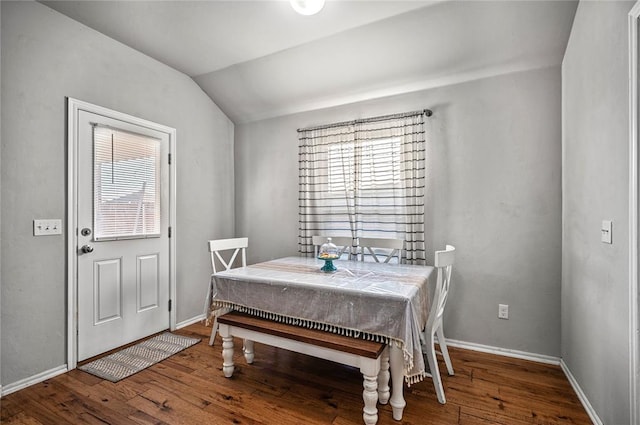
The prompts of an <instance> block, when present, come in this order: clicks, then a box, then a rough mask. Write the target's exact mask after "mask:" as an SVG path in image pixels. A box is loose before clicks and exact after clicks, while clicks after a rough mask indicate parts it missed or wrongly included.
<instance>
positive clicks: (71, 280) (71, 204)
mask: <svg viewBox="0 0 640 425" xmlns="http://www.w3.org/2000/svg"><path fill="white" fill-rule="evenodd" d="M80 111H86V112H90V113H94V114H97V115H103V116H105V117H109V118H113V119H117V120H120V121H126V122H128V123H131V124H135V125H139V126H142V127H147V128H150V129H153V130H156V131H158V132H161V133H166V134H167V135H168V137H169V155H170V158H171V160H170V162H169V220H168V221H169V228H170V229H171V233H170V237H169V300H170V301H171V303H172V308H171V311H169V326H170V329H171V330H172V331H173V330H175V329H176V308H175V304H176V302H175V299H176V166H175V162H176V161H175V158H176V130H175V129H174V128H171V127H167V126H164V125H162V124H158V123H155V122H152V121H148V120H145V119H142V118H138V117H135V116H133V115H129V114H125V113H122V112H118V111H114V110H111V109H108V108H104V107H102V106H98V105H94V104H91V103H88V102H84V101H81V100H78V99H74V98H70V97H68V98H67V214H66V220H67V223H66V229H67V231H66V238H67V254H66V257H67V369H68V370H71V369H75V368H76V366H77V364H78V264H77V258H78V257H77V246H78V230H77V229H78V217H77V214H78V210H77V203H78V171H77V170H78V144H79V132H78V115H79V113H80Z"/></svg>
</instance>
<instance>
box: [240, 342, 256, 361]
mask: <svg viewBox="0 0 640 425" xmlns="http://www.w3.org/2000/svg"><path fill="white" fill-rule="evenodd" d="M242 350H243V351H244V358H245V359H246V360H247V363H249V364H252V363H253V357H254V356H253V341H251V340H249V339H245V340H244V348H243V349H242Z"/></svg>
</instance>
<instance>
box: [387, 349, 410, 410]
mask: <svg viewBox="0 0 640 425" xmlns="http://www.w3.org/2000/svg"><path fill="white" fill-rule="evenodd" d="M389 364H390V369H391V385H392V386H393V389H392V390H391V400H390V401H389V404H391V408H392V410H393V419H395V420H396V421H399V420H402V413H403V412H404V407H405V406H406V405H407V403H406V402H405V401H404V395H403V391H404V355H403V354H402V349H401V348H400V347H398V346H396V345H395V344H391V345H390V346H389Z"/></svg>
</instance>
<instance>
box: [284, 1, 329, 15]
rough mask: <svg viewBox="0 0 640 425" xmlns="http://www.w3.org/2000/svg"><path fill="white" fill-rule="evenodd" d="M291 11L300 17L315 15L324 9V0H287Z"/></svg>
mask: <svg viewBox="0 0 640 425" xmlns="http://www.w3.org/2000/svg"><path fill="white" fill-rule="evenodd" d="M289 3H291V7H293V10H295V11H296V12H298V13H299V14H301V15H307V16H309V15H315V14H316V13H318V12H320V11H321V10H322V8H323V7H324V0H289Z"/></svg>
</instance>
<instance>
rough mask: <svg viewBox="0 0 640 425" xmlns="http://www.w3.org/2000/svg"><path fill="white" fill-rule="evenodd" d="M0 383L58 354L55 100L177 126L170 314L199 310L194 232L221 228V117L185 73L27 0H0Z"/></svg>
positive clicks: (60, 116)
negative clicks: (41, 232) (35, 229)
mask: <svg viewBox="0 0 640 425" xmlns="http://www.w3.org/2000/svg"><path fill="white" fill-rule="evenodd" d="M1 7H2V34H1V38H2V46H1V48H2V72H1V78H2V88H1V89H2V116H1V118H2V124H3V125H2V145H1V171H2V173H1V176H0V177H1V182H2V187H1V199H2V206H1V209H0V213H1V215H2V234H1V245H0V247H1V253H2V257H1V264H2V270H1V271H2V274H1V279H2V290H1V300H2V306H1V312H2V320H1V325H0V326H1V335H2V338H1V341H0V342H1V347H2V357H1V358H2V376H1V381H0V382H2V384H3V386H6V385H7V384H11V383H15V382H17V381H19V380H21V379H25V378H29V377H31V376H33V375H36V374H38V373H41V372H44V371H48V370H51V369H53V368H56V367H58V366H60V365H63V364H65V363H66V352H65V350H66V343H65V335H66V291H67V286H66V285H67V279H66V275H65V273H66V270H65V267H66V266H65V252H66V251H65V238H64V236H49V237H38V238H35V237H33V236H32V220H33V219H35V218H62V219H64V218H65V215H66V198H65V196H66V190H65V188H66V185H65V184H66V168H65V167H66V161H65V158H66V156H65V146H66V134H65V117H66V109H65V108H66V105H65V97H66V96H69V97H74V98H77V99H81V100H84V101H87V102H91V103H95V104H98V105H101V106H104V107H108V108H111V109H115V110H118V111H121V112H125V113H128V114H132V115H135V116H139V117H141V118H145V119H148V120H151V121H155V122H158V123H161V124H164V125H167V126H171V127H174V128H176V129H177V185H178V188H177V192H178V197H177V204H178V205H177V210H178V211H177V229H176V232H175V235H176V237H177V262H178V263H177V292H178V294H177V300H176V301H177V303H176V308H177V320H178V322H180V321H184V320H188V319H191V318H193V317H195V316H198V315H200V314H202V309H203V297H204V293H205V290H206V286H207V283H208V279H209V275H210V265H209V259H208V253H207V248H206V240H207V239H209V238H212V237H227V236H232V235H233V227H234V220H233V209H234V206H233V202H234V197H233V172H234V170H233V131H234V128H233V124H232V123H231V122H230V121H229V120H228V119H227V117H226V116H225V115H224V114H223V113H222V112H221V111H220V110H219V108H218V107H217V106H216V105H215V104H213V103H212V102H211V100H210V99H209V98H208V97H207V96H206V95H205V94H204V93H203V92H202V91H201V89H200V88H199V87H198V86H197V85H196V84H195V83H194V82H193V81H192V80H191V79H190V78H188V77H187V76H185V75H183V74H181V73H179V72H177V71H175V70H173V69H171V68H169V67H167V66H165V65H163V64H161V63H159V62H157V61H155V60H153V59H151V58H149V57H147V56H144V55H142V54H140V53H139V52H137V51H135V50H133V49H130V48H128V47H126V46H124V45H122V44H120V43H118V42H116V41H114V40H112V39H109V38H107V37H105V36H104V35H101V34H99V33H97V32H95V31H93V30H91V29H89V28H87V27H85V26H83V25H81V24H79V23H77V22H75V21H72V20H70V19H68V18H67V17H65V16H63V15H60V14H59V13H57V12H54V11H53V10H51V9H49V8H48V7H46V6H44V5H42V4H39V3H36V2H15V3H14V2H5V1H3V2H1Z"/></svg>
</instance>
